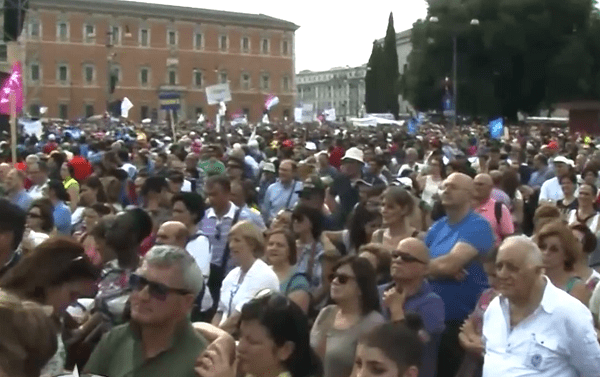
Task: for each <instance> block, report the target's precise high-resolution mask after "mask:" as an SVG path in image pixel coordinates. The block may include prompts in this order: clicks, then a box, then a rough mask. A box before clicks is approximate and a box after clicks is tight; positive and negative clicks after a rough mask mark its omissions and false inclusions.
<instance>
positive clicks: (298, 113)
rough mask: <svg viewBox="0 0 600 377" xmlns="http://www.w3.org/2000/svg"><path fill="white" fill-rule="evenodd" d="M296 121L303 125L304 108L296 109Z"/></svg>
mask: <svg viewBox="0 0 600 377" xmlns="http://www.w3.org/2000/svg"><path fill="white" fill-rule="evenodd" d="M294 120H295V121H296V122H298V123H302V108H301V107H296V108H295V109H294Z"/></svg>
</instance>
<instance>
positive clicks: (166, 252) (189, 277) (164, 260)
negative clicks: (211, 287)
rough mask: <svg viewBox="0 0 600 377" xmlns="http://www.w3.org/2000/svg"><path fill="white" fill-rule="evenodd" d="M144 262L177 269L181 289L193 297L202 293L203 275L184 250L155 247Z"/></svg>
mask: <svg viewBox="0 0 600 377" xmlns="http://www.w3.org/2000/svg"><path fill="white" fill-rule="evenodd" d="M144 261H145V262H146V263H148V264H149V265H154V266H164V267H171V266H177V267H179V270H180V271H181V280H182V281H183V284H184V287H183V288H184V289H187V290H188V291H190V292H191V293H193V294H194V296H195V297H197V296H198V295H199V294H200V292H201V291H202V287H203V286H204V275H202V271H201V270H200V267H198V264H197V263H196V260H195V259H194V257H192V256H191V255H190V253H188V252H187V251H185V250H184V249H182V248H180V247H176V246H170V245H157V246H154V247H153V248H152V249H150V251H148V253H147V254H146V256H145V257H144Z"/></svg>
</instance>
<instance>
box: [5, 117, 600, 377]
mask: <svg viewBox="0 0 600 377" xmlns="http://www.w3.org/2000/svg"><path fill="white" fill-rule="evenodd" d="M10 151H11V148H10V145H9V143H8V142H0V156H1V158H3V161H5V162H2V163H1V164H0V197H1V198H0V266H1V267H0V376H9V377H39V376H44V377H47V376H60V375H68V373H71V371H73V370H75V369H76V370H78V371H79V373H80V375H82V376H83V375H85V376H94V375H96V376H105V377H141V376H143V377H152V376H161V377H164V376H169V377H180V376H181V377H183V376H185V377H192V376H196V377H233V376H248V377H250V376H253V377H278V376H279V377H288V376H289V377H350V376H353V377H354V376H356V377H367V376H379V377H382V376H383V377H415V376H424V377H436V376H437V377H481V376H484V377H493V376H501V377H521V376H522V377H525V376H541V377H575V376H581V377H598V376H600V340H599V339H600V335H599V334H600V330H599V328H600V323H599V314H600V284H598V282H599V281H600V273H599V272H598V271H600V242H598V235H600V195H599V193H598V187H599V186H598V184H600V180H599V172H600V139H599V138H596V139H595V138H594V137H593V136H589V135H580V134H574V133H569V132H568V130H566V129H562V128H555V127H551V126H545V125H534V126H529V125H528V126H514V127H510V128H507V130H506V132H505V134H504V136H503V137H502V138H501V139H496V138H492V137H490V134H489V131H488V129H487V127H484V126H480V125H477V124H473V125H464V126H460V127H456V128H450V127H448V128H447V127H444V126H442V125H436V124H432V123H427V122H426V123H424V124H422V125H421V126H420V128H419V129H418V130H417V131H416V133H415V132H411V133H409V132H407V130H405V129H403V128H401V127H394V128H391V127H373V128H355V127H352V126H351V125H330V124H323V125H321V124H304V125H301V124H297V123H296V124H275V125H260V126H256V127H249V126H238V127H224V128H223V129H220V130H219V132H217V130H215V129H214V128H209V127H204V126H201V125H198V126H194V127H193V128H192V129H189V130H187V131H179V132H176V133H175V134H166V133H163V131H161V130H160V129H158V130H157V131H156V132H149V131H146V132H144V130H143V129H142V128H137V129H136V128H135V127H133V128H127V127H122V128H119V132H114V130H113V131H112V132H111V131H110V130H106V129H105V130H95V131H94V132H91V131H87V132H77V133H76V134H75V133H74V132H72V131H71V132H67V131H65V130H64V129H62V128H60V127H47V128H46V129H45V132H44V133H43V135H42V136H41V137H39V138H38V137H37V136H20V137H19V139H18V148H17V151H18V156H17V162H16V163H13V162H12V161H11V153H10ZM74 375H75V374H74Z"/></svg>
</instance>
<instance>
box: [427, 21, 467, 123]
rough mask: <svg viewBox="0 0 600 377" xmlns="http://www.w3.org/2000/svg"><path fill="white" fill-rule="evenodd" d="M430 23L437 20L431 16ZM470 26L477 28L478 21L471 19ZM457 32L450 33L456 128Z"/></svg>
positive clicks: (453, 119) (455, 121)
mask: <svg viewBox="0 0 600 377" xmlns="http://www.w3.org/2000/svg"><path fill="white" fill-rule="evenodd" d="M429 21H430V22H433V23H434V24H435V23H438V22H440V20H439V18H437V17H435V16H433V17H431V18H429ZM470 24H471V26H479V20H478V19H476V18H473V19H472V20H471V22H470ZM457 45H458V32H457V31H456V30H455V31H454V32H453V33H452V97H453V98H452V111H453V114H452V126H453V127H454V128H456V124H457V121H458V48H457Z"/></svg>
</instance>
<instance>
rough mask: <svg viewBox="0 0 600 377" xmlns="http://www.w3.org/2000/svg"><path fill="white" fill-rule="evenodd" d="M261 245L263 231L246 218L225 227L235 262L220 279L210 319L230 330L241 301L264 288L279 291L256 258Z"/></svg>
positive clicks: (273, 276) (234, 327)
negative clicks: (232, 267)
mask: <svg viewBox="0 0 600 377" xmlns="http://www.w3.org/2000/svg"><path fill="white" fill-rule="evenodd" d="M264 247H265V238H264V236H263V233H262V232H261V231H260V229H258V227H257V226H256V225H254V224H253V223H252V222H250V221H241V222H238V223H237V224H235V225H234V226H233V228H231V230H230V231H229V250H230V251H231V257H232V260H233V261H234V262H235V264H236V265H237V266H238V267H236V268H234V269H233V270H231V272H230V273H229V274H227V276H226V277H225V279H224V280H223V285H222V287H221V298H220V301H219V306H218V308H217V313H216V314H215V316H214V317H213V320H212V323H213V325H215V326H218V327H220V328H221V329H223V330H225V331H227V332H229V333H233V332H235V331H236V330H237V325H238V322H239V319H240V313H241V311H242V307H243V306H244V304H245V303H247V302H248V301H250V300H251V299H252V298H254V296H255V295H256V294H257V293H258V292H260V291H261V290H264V289H271V290H273V291H275V292H279V279H278V278H277V275H276V274H275V272H273V270H272V269H271V267H269V266H268V265H267V264H266V263H265V262H264V261H262V260H261V259H260V257H262V255H263V251H264Z"/></svg>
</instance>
